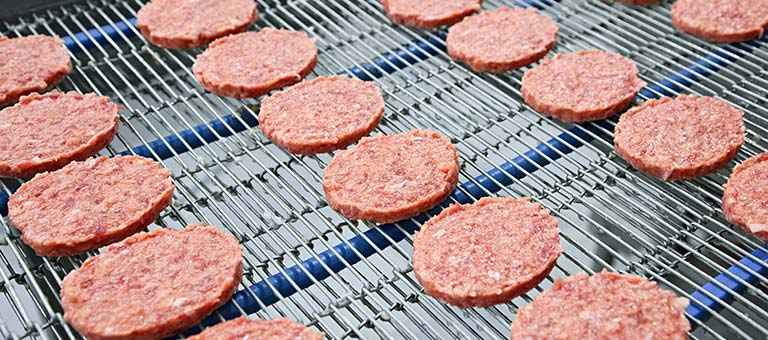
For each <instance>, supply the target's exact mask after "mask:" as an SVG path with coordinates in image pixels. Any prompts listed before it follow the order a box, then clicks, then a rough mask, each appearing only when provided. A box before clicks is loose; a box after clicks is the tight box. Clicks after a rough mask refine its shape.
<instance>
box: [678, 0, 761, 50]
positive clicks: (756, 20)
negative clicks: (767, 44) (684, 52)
mask: <svg viewBox="0 0 768 340" xmlns="http://www.w3.org/2000/svg"><path fill="white" fill-rule="evenodd" d="M672 25H674V26H675V27H676V28H677V29H679V30H681V31H683V32H685V33H688V34H690V35H693V36H697V37H699V38H702V39H706V40H712V41H720V42H739V41H748V40H752V39H756V38H759V37H760V36H762V35H763V31H765V28H766V27H768V0H707V1H698V0H678V1H676V2H675V4H674V5H672Z"/></svg>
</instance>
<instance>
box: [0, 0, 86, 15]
mask: <svg viewBox="0 0 768 340" xmlns="http://www.w3.org/2000/svg"><path fill="white" fill-rule="evenodd" d="M76 1H77V0H0V18H9V17H14V16H17V15H19V14H24V13H29V12H32V11H34V10H38V9H43V8H47V7H52V6H57V5H61V4H66V3H72V2H76Z"/></svg>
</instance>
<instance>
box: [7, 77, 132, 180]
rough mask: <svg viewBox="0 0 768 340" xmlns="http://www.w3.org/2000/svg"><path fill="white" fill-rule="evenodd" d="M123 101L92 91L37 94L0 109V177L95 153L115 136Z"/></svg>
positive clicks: (49, 167)
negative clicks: (110, 99) (120, 103)
mask: <svg viewBox="0 0 768 340" xmlns="http://www.w3.org/2000/svg"><path fill="white" fill-rule="evenodd" d="M120 109H121V107H120V105H117V104H115V103H112V102H110V101H109V98H107V97H102V96H97V95H96V94H93V93H89V94H86V95H82V94H79V93H77V92H67V93H60V92H56V91H53V92H49V93H46V94H37V93H33V94H30V95H28V96H24V97H22V98H21V100H20V101H19V103H18V104H16V105H14V106H11V107H7V108H5V109H4V110H2V111H0V136H8V137H10V138H2V139H0V176H8V177H21V178H27V177H32V176H33V175H34V174H36V173H40V172H45V171H52V170H56V169H60V168H61V167H63V166H64V165H67V164H68V163H69V162H71V161H75V160H83V159H86V158H88V157H90V156H93V155H95V154H96V153H98V152H99V150H101V149H103V148H104V147H106V146H107V145H108V144H109V142H111V141H112V139H113V138H114V137H115V134H116V133H117V129H118V126H119V123H118V122H119V118H118V116H117V112H118V111H119V110H120Z"/></svg>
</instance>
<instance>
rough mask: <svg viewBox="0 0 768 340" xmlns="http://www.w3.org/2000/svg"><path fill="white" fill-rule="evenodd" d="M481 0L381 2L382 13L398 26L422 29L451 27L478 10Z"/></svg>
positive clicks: (382, 0) (389, 0) (396, 0)
mask: <svg viewBox="0 0 768 340" xmlns="http://www.w3.org/2000/svg"><path fill="white" fill-rule="evenodd" d="M481 2H482V0H448V1H446V0H381V4H382V5H383V6H384V11H386V12H387V16H388V17H389V18H390V19H392V21H394V22H396V23H398V24H404V25H409V26H416V27H422V28H435V27H440V26H443V25H453V24H455V23H457V22H459V21H461V19H463V18H464V17H465V16H467V15H470V14H472V13H475V12H477V11H479V10H480V3H481Z"/></svg>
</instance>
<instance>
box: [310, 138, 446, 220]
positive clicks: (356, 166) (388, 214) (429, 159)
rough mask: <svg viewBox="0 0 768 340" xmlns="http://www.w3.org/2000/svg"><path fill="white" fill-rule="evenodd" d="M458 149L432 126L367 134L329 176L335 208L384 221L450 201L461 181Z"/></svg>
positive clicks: (336, 158)
mask: <svg viewBox="0 0 768 340" xmlns="http://www.w3.org/2000/svg"><path fill="white" fill-rule="evenodd" d="M458 157H459V156H458V153H457V152H456V148H455V147H454V146H453V144H451V141H450V140H448V138H446V137H443V136H441V135H440V134H438V133H437V132H434V131H432V130H414V131H411V132H407V133H401V134H395V135H386V136H385V135H379V136H376V137H372V138H363V139H362V140H361V141H360V143H359V144H358V145H357V146H356V147H354V148H352V149H349V150H344V151H341V152H339V153H337V154H336V155H335V156H334V157H333V159H332V160H331V162H330V163H329V164H328V167H326V168H325V174H324V175H323V190H325V196H326V199H327V200H328V204H330V206H331V208H333V209H334V210H336V211H338V212H339V213H341V214H342V215H344V216H346V217H348V218H350V219H361V220H367V221H372V222H378V223H388V222H396V221H400V220H403V219H406V218H410V217H414V216H416V215H418V214H419V213H421V212H424V211H427V210H429V209H430V208H432V207H434V206H436V205H437V204H439V203H440V202H442V201H444V200H445V199H446V198H447V197H448V195H450V193H451V191H452V190H453V189H454V188H455V187H456V184H457V183H458V180H459V162H458Z"/></svg>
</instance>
